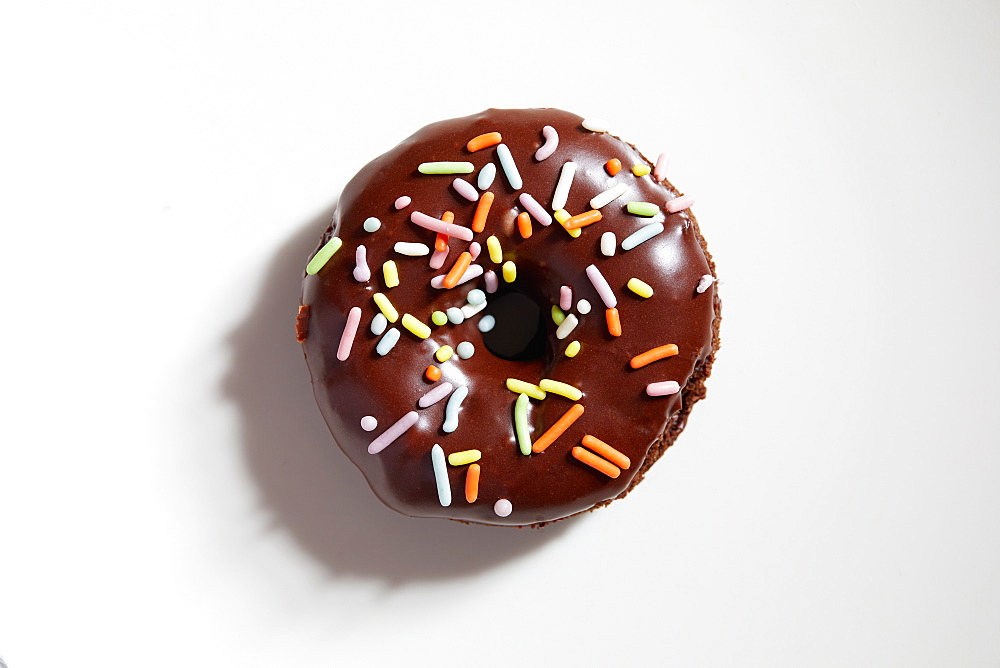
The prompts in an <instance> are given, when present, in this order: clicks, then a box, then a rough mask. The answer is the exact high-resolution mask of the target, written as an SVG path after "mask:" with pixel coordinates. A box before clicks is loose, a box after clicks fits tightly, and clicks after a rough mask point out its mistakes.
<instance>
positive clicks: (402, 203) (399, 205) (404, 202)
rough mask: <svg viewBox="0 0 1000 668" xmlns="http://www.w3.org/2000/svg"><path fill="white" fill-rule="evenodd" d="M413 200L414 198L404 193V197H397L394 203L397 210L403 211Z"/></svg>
mask: <svg viewBox="0 0 1000 668" xmlns="http://www.w3.org/2000/svg"><path fill="white" fill-rule="evenodd" d="M412 201H413V200H412V199H410V198H409V197H408V196H406V195H403V196H402V197H397V198H396V201H395V202H393V203H392V205H393V206H394V207H396V211H401V210H403V209H405V208H406V207H408V206H410V202H412Z"/></svg>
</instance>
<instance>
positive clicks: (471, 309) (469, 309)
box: [462, 302, 486, 320]
mask: <svg viewBox="0 0 1000 668" xmlns="http://www.w3.org/2000/svg"><path fill="white" fill-rule="evenodd" d="M484 308H486V302H483V303H482V304H466V305H465V306H463V307H462V315H464V316H465V319H466V320H468V319H469V318H471V317H472V316H474V315H476V314H477V313H479V312H480V311H482V310H483V309H484Z"/></svg>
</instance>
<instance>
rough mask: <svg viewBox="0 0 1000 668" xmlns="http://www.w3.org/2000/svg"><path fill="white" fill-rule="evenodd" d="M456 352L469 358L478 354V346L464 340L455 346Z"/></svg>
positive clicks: (465, 358)
mask: <svg viewBox="0 0 1000 668" xmlns="http://www.w3.org/2000/svg"><path fill="white" fill-rule="evenodd" d="M455 352H456V353H458V356H459V358H461V359H463V360H467V359H469V358H470V357H472V356H473V355H475V354H476V347H475V346H474V345H472V343H471V342H469V341H462V342H461V343H460V344H458V346H456V347H455Z"/></svg>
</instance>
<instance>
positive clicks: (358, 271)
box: [354, 244, 372, 283]
mask: <svg viewBox="0 0 1000 668" xmlns="http://www.w3.org/2000/svg"><path fill="white" fill-rule="evenodd" d="M367 252H368V251H367V250H366V249H365V247H364V244H362V245H360V246H358V250H356V251H355V252H354V263H355V264H356V265H357V266H356V267H354V280H355V281H357V282H358V283H364V282H365V281H367V280H368V279H369V278H371V277H372V272H371V270H370V269H369V268H368V259H367V255H366V253H367Z"/></svg>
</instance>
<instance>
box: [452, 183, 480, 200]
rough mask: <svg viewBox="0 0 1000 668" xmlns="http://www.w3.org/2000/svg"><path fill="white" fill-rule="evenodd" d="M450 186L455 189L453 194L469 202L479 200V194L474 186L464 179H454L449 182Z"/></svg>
mask: <svg viewBox="0 0 1000 668" xmlns="http://www.w3.org/2000/svg"><path fill="white" fill-rule="evenodd" d="M451 184H452V185H453V186H454V187H455V192H457V193H458V194H459V195H461V196H462V197H464V198H465V199H467V200H469V201H470V202H475V201H476V200H477V199H479V192H478V191H477V190H476V188H475V186H473V185H472V184H471V183H469V182H468V181H466V180H465V179H455V180H454V181H452V182H451Z"/></svg>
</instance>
